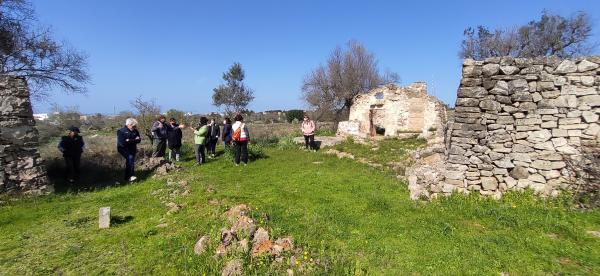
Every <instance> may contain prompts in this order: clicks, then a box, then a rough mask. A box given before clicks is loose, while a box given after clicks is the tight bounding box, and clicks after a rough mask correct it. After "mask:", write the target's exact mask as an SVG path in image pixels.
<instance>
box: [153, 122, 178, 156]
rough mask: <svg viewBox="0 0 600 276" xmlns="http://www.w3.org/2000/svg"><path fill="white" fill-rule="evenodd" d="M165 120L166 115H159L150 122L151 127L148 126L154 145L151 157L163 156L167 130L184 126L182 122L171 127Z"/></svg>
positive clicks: (165, 147)
mask: <svg viewBox="0 0 600 276" xmlns="http://www.w3.org/2000/svg"><path fill="white" fill-rule="evenodd" d="M166 120H167V117H165V116H164V115H160V116H158V120H157V121H155V122H154V123H152V127H151V128H150V131H151V132H152V145H153V146H154V151H153V152H152V157H163V156H165V151H166V149H167V138H168V136H169V132H171V131H174V130H175V129H177V128H185V126H184V125H183V124H182V125H180V126H179V125H178V126H177V127H173V126H171V124H168V123H166Z"/></svg>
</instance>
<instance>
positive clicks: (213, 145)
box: [206, 119, 221, 158]
mask: <svg viewBox="0 0 600 276" xmlns="http://www.w3.org/2000/svg"><path fill="white" fill-rule="evenodd" d="M219 136H221V128H220V127H219V124H218V123H217V122H215V119H210V124H209V125H208V133H207V138H208V139H207V141H206V142H207V143H208V153H209V154H210V157H212V158H214V157H215V154H216V149H217V143H218V142H219Z"/></svg>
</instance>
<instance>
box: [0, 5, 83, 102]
mask: <svg viewBox="0 0 600 276" xmlns="http://www.w3.org/2000/svg"><path fill="white" fill-rule="evenodd" d="M0 74H9V75H15V76H22V77H25V78H26V79H27V81H28V83H29V86H30V91H31V95H32V97H33V98H34V99H37V100H42V99H46V98H47V96H48V92H49V90H50V88H51V87H55V86H58V87H61V88H62V89H64V90H65V92H67V93H85V92H86V87H85V85H86V84H87V83H88V82H89V80H90V76H89V75H88V72H87V57H86V56H85V55H84V54H83V53H81V52H79V51H77V50H75V49H73V48H72V47H70V46H69V45H68V44H67V43H65V42H60V41H57V40H56V39H55V38H54V37H53V35H52V32H51V31H50V29H49V28H48V27H40V26H38V21H37V19H36V16H35V14H34V11H33V8H32V5H31V3H30V2H29V1H28V0H0Z"/></svg>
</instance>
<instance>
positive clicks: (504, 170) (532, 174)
mask: <svg viewBox="0 0 600 276" xmlns="http://www.w3.org/2000/svg"><path fill="white" fill-rule="evenodd" d="M599 115H600V57H598V56H596V57H586V58H579V59H575V60H568V59H566V60H561V59H558V58H556V57H547V58H536V59H522V58H510V57H503V58H488V59H486V60H483V61H474V60H470V59H467V60H465V61H464V63H463V67H462V80H461V83H460V87H459V88H458V98H457V100H456V109H455V113H454V120H453V121H451V122H449V123H448V126H447V131H446V135H445V143H444V144H437V145H434V146H431V147H429V148H427V149H425V150H424V151H422V152H418V153H417V154H416V155H417V157H419V158H418V160H417V163H416V165H415V166H413V167H412V168H410V169H409V170H407V173H406V176H407V178H408V182H409V190H410V193H411V198H413V199H417V198H432V197H433V198H434V197H436V196H438V195H448V194H451V193H453V192H463V193H470V192H476V193H480V194H482V195H490V196H494V197H496V198H497V197H500V196H501V195H502V194H503V193H504V192H506V191H511V190H523V189H533V190H534V191H535V192H537V193H538V194H542V195H550V196H554V195H557V194H558V193H559V192H560V191H562V190H565V189H570V188H572V186H573V185H572V184H570V183H573V182H572V179H570V178H571V177H572V175H573V172H572V171H571V170H570V169H569V167H568V166H567V163H568V161H569V160H570V159H571V160H577V156H578V155H579V154H580V153H581V151H582V149H583V147H585V146H598V142H600V124H599V121H598V118H599Z"/></svg>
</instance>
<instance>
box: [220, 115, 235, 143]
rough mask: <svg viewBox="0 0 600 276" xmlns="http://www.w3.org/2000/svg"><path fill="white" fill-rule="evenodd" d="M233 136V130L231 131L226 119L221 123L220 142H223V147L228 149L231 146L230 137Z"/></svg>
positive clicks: (229, 122) (229, 120) (229, 121)
mask: <svg viewBox="0 0 600 276" xmlns="http://www.w3.org/2000/svg"><path fill="white" fill-rule="evenodd" d="M232 134H233V130H232V129H231V119H229V117H226V118H225V120H224V121H223V135H222V136H221V141H223V146H224V147H225V148H229V146H231V135H232Z"/></svg>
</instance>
